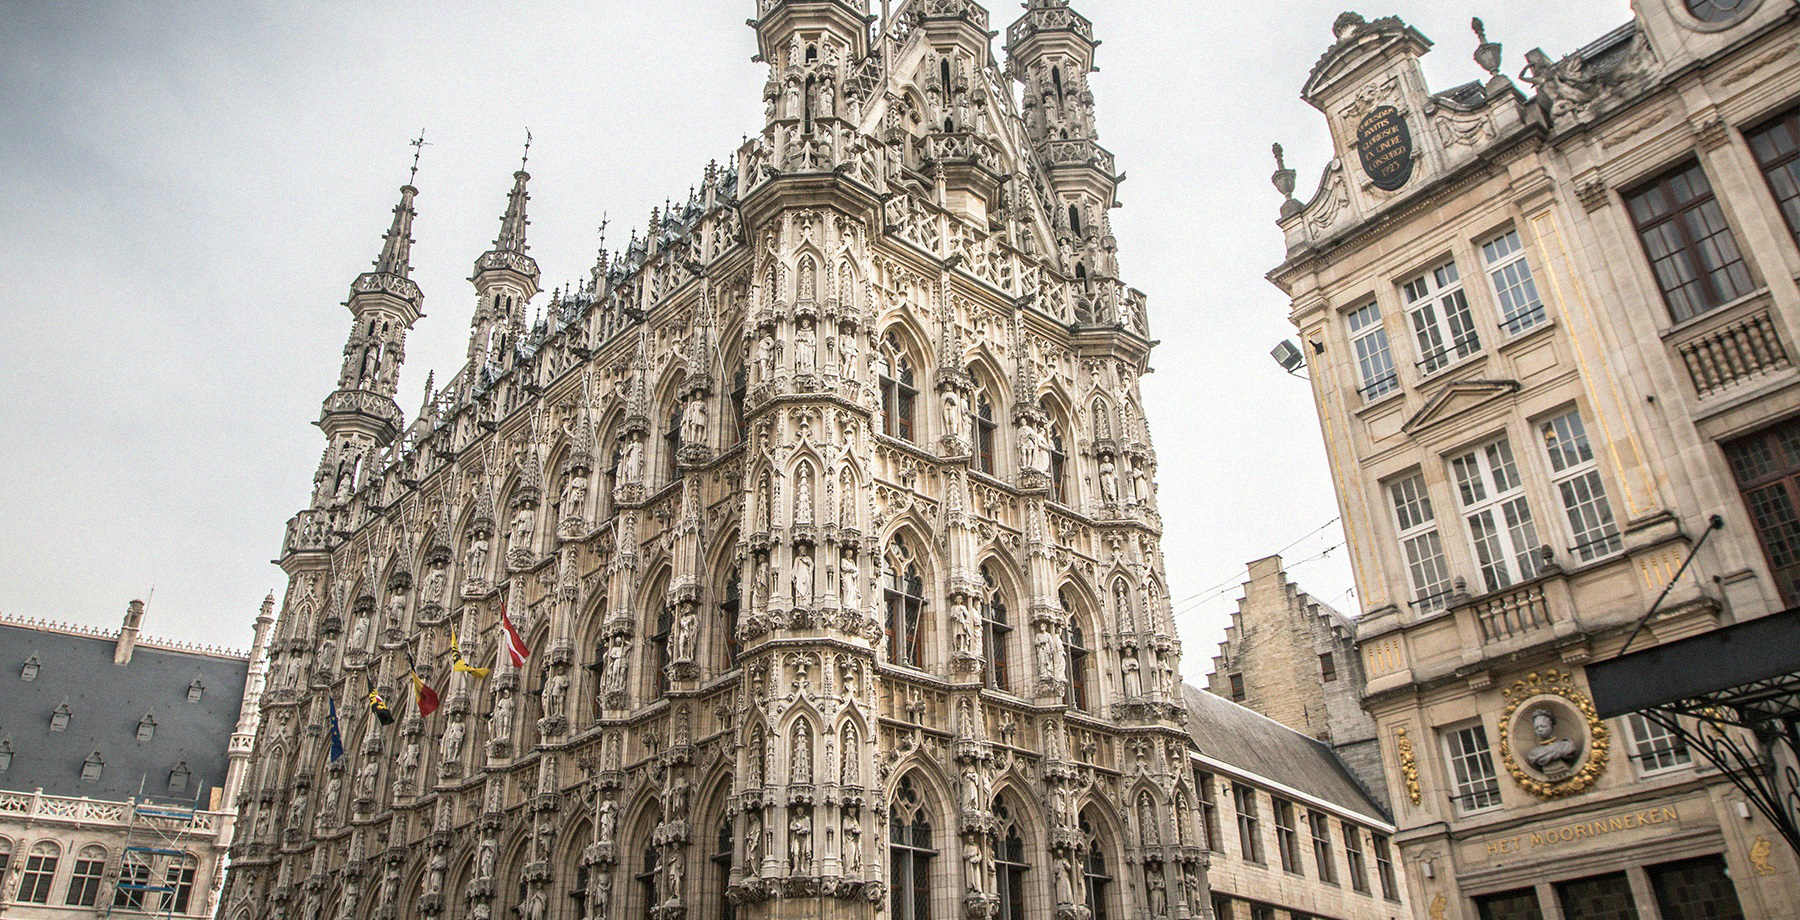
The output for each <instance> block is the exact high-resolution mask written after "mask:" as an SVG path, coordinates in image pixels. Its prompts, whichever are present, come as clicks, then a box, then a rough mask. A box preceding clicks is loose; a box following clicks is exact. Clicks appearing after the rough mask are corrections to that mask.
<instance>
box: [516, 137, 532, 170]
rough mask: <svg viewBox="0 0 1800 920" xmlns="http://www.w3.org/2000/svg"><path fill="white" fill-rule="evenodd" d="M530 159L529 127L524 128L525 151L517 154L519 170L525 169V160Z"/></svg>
mask: <svg viewBox="0 0 1800 920" xmlns="http://www.w3.org/2000/svg"><path fill="white" fill-rule="evenodd" d="M529 159H531V129H530V128H526V129H525V152H524V153H521V154H519V171H520V172H524V171H525V161H527V160H529Z"/></svg>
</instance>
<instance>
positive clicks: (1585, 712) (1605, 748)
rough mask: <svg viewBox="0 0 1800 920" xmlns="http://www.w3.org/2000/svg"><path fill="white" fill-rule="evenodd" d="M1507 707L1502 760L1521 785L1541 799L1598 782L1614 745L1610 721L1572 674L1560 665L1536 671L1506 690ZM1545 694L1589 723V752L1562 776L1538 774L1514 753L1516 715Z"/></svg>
mask: <svg viewBox="0 0 1800 920" xmlns="http://www.w3.org/2000/svg"><path fill="white" fill-rule="evenodd" d="M1504 693H1505V696H1506V709H1505V710H1504V711H1503V712H1501V713H1500V724H1499V726H1498V727H1499V733H1500V760H1501V762H1502V763H1504V764H1506V772H1508V773H1510V774H1512V778H1513V781H1514V782H1516V783H1518V784H1519V786H1520V788H1523V789H1524V790H1525V791H1526V792H1529V793H1531V794H1532V795H1535V796H1537V797H1539V798H1543V799H1554V798H1561V797H1562V796H1566V795H1574V794H1576V793H1579V792H1583V791H1585V790H1586V789H1587V788H1588V787H1589V786H1592V785H1593V784H1594V781H1595V780H1596V779H1599V778H1600V774H1601V773H1604V772H1605V771H1606V760H1607V754H1608V752H1609V750H1610V748H1611V746H1612V745H1611V741H1610V740H1609V733H1608V732H1607V729H1606V723H1605V722H1604V721H1602V720H1601V719H1600V716H1599V714H1598V713H1596V712H1595V711H1594V701H1593V700H1592V699H1589V698H1588V696H1587V695H1586V694H1584V693H1582V692H1581V691H1580V690H1579V689H1578V688H1577V687H1576V686H1575V682H1574V680H1573V679H1571V677H1570V675H1568V674H1567V673H1564V672H1563V671H1561V670H1559V669H1557V668H1546V669H1545V670H1543V671H1533V672H1532V673H1530V674H1527V675H1525V676H1524V677H1523V678H1521V679H1519V680H1515V681H1513V682H1512V686H1510V687H1507V688H1506V690H1505V691H1504ZM1545 697H1555V698H1557V699H1560V700H1562V701H1563V702H1564V703H1566V704H1567V705H1568V707H1569V708H1571V709H1573V710H1574V711H1575V712H1576V713H1578V714H1579V715H1580V717H1581V718H1582V719H1584V720H1585V721H1586V723H1587V732H1588V741H1587V751H1586V752H1585V756H1584V759H1583V760H1582V761H1581V763H1580V765H1579V767H1577V768H1576V769H1575V770H1574V771H1573V772H1571V773H1570V774H1568V775H1567V776H1564V777H1561V778H1560V779H1554V780H1552V779H1549V778H1548V777H1544V776H1540V775H1536V773H1535V771H1533V770H1531V769H1530V768H1528V767H1527V766H1526V765H1524V764H1521V763H1519V761H1518V758H1516V757H1515V756H1514V754H1513V743H1512V742H1513V731H1514V718H1513V717H1514V715H1515V714H1516V713H1517V712H1518V711H1519V708H1520V707H1521V706H1524V705H1526V704H1528V703H1536V702H1541V701H1543V700H1544V698H1545Z"/></svg>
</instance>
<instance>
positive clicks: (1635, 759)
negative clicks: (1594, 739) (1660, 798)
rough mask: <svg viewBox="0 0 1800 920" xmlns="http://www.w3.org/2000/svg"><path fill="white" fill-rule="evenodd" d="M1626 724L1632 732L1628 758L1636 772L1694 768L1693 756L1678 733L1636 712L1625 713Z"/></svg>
mask: <svg viewBox="0 0 1800 920" xmlns="http://www.w3.org/2000/svg"><path fill="white" fill-rule="evenodd" d="M1625 727H1626V728H1627V729H1628V730H1629V733H1630V736H1631V761H1632V763H1634V764H1636V765H1637V772H1638V775H1639V776H1658V775H1661V774H1664V773H1674V772H1676V771H1677V770H1689V769H1692V768H1693V766H1694V756H1693V754H1691V753H1689V751H1688V747H1687V743H1686V742H1684V741H1682V740H1681V737H1680V736H1679V735H1676V734H1675V733H1674V732H1672V731H1669V730H1668V729H1666V728H1663V727H1662V726H1661V725H1658V724H1656V723H1655V722H1652V721H1650V720H1649V719H1646V718H1644V717H1643V716H1642V715H1640V714H1638V713H1635V712H1633V713H1628V714H1627V715H1626V716H1625Z"/></svg>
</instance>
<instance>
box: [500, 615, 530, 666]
mask: <svg viewBox="0 0 1800 920" xmlns="http://www.w3.org/2000/svg"><path fill="white" fill-rule="evenodd" d="M500 629H501V631H502V632H504V633H506V657H507V658H508V660H510V661H512V666H513V667H515V668H522V667H524V666H525V659H527V658H530V657H531V649H530V648H529V647H527V646H526V645H525V640H524V639H521V638H519V631H518V630H516V629H514V628H513V624H512V618H511V617H508V616H507V615H506V601H505V600H501V601H500Z"/></svg>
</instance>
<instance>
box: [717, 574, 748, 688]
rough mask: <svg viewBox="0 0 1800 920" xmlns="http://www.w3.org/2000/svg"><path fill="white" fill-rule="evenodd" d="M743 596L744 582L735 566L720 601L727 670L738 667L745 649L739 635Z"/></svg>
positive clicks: (720, 636) (721, 635)
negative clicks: (739, 657)
mask: <svg viewBox="0 0 1800 920" xmlns="http://www.w3.org/2000/svg"><path fill="white" fill-rule="evenodd" d="M743 597H744V595H743V583H742V580H741V577H740V576H739V575H738V573H737V571H736V570H735V568H734V570H733V571H732V573H731V580H730V581H727V582H726V583H725V596H724V597H723V598H722V599H721V600H720V601H719V640H720V641H721V642H723V643H724V645H725V667H726V669H727V670H729V669H731V668H735V667H737V663H738V655H739V653H741V652H742V651H743V646H742V644H741V643H739V642H738V637H737V628H738V614H739V611H741V610H742V609H743V602H744V601H743Z"/></svg>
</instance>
